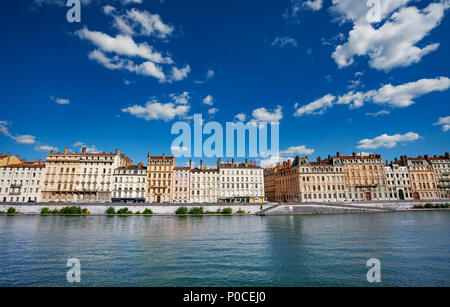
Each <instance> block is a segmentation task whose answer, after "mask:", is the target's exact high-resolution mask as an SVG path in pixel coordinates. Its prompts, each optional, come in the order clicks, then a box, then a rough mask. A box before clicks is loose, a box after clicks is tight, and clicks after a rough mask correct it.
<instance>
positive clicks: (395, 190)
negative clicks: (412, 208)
mask: <svg viewBox="0 0 450 307" xmlns="http://www.w3.org/2000/svg"><path fill="white" fill-rule="evenodd" d="M384 170H385V172H386V179H387V187H388V190H389V198H390V199H393V200H411V199H413V191H412V186H411V180H410V178H409V169H408V167H407V166H401V165H399V164H396V163H393V164H392V165H391V166H385V167H384Z"/></svg>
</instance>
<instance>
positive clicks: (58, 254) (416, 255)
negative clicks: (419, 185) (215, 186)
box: [0, 211, 450, 286]
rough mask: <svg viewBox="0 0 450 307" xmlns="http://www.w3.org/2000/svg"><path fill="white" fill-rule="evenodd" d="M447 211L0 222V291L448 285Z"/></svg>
mask: <svg viewBox="0 0 450 307" xmlns="http://www.w3.org/2000/svg"><path fill="white" fill-rule="evenodd" d="M449 243H450V212H448V211H429V212H399V213H372V214H336V215H309V216H266V217H257V216H241V217H227V216H223V217H221V216H205V217H187V218H186V217H184V218H182V217H157V216H154V217H138V216H133V217H101V216H91V217H51V216H46V217H40V216H0V286H70V285H71V284H70V283H68V282H67V279H66V273H67V270H68V269H69V268H68V267H67V266H66V263H67V260H68V259H69V258H78V259H79V260H80V262H81V284H78V285H81V286H368V285H370V284H369V283H368V282H367V280H366V273H367V270H368V268H367V267H366V262H367V260H368V259H369V258H378V259H380V261H381V276H382V282H381V285H382V286H401V285H405V286H450V255H449V252H450V245H449Z"/></svg>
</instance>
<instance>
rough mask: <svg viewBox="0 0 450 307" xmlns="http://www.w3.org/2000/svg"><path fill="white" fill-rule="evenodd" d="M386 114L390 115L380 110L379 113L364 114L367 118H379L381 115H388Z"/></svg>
mask: <svg viewBox="0 0 450 307" xmlns="http://www.w3.org/2000/svg"><path fill="white" fill-rule="evenodd" d="M388 114H391V111H388V110H380V111H378V112H375V113H366V115H367V116H373V117H378V116H381V115H388Z"/></svg>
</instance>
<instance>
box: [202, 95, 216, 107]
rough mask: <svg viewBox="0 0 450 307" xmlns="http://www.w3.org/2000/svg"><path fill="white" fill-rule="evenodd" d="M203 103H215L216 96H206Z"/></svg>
mask: <svg viewBox="0 0 450 307" xmlns="http://www.w3.org/2000/svg"><path fill="white" fill-rule="evenodd" d="M203 103H204V104H206V105H208V106H212V105H213V103H214V97H213V96H211V95H208V96H206V97H205V98H203Z"/></svg>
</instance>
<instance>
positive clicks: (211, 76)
mask: <svg viewBox="0 0 450 307" xmlns="http://www.w3.org/2000/svg"><path fill="white" fill-rule="evenodd" d="M215 74H216V73H215V72H214V70H212V69H208V71H207V72H206V76H205V79H204V80H195V81H194V83H196V84H203V83H206V82H208V81H209V80H210V79H211V78H213V77H214V75H215Z"/></svg>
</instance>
